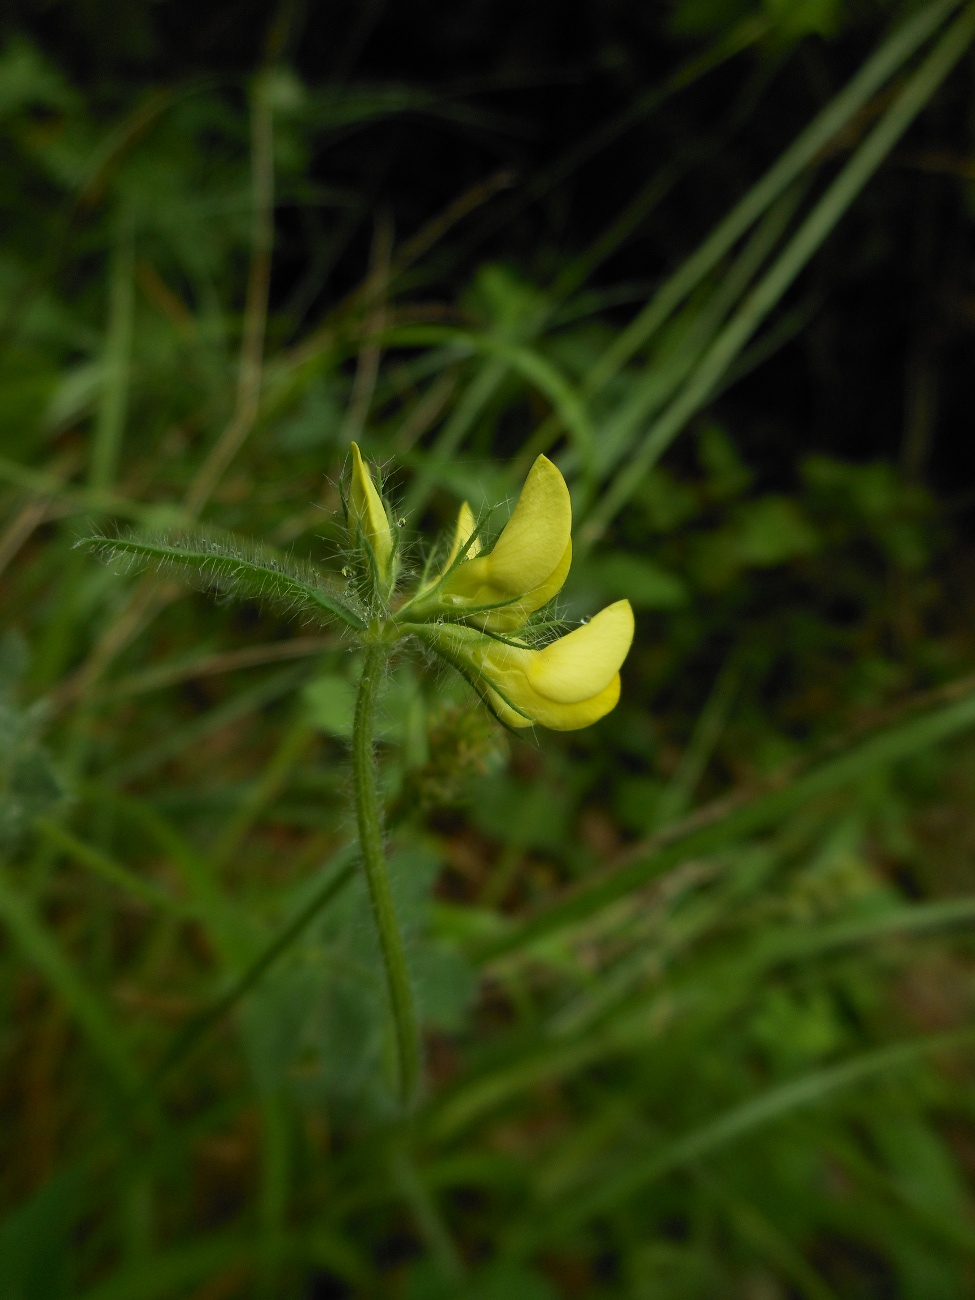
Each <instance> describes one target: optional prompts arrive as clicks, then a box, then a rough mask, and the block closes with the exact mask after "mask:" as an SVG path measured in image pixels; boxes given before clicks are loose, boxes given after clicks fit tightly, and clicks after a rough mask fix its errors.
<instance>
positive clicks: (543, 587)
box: [471, 541, 572, 632]
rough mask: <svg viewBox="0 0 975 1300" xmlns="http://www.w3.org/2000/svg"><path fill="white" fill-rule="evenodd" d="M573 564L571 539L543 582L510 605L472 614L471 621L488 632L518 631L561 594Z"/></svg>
mask: <svg viewBox="0 0 975 1300" xmlns="http://www.w3.org/2000/svg"><path fill="white" fill-rule="evenodd" d="M571 564H572V542H571V541H569V542H568V543H567V544H566V548H565V554H564V555H563V556H562V559H561V560H560V561H559V563H558V565H557V566H556V568H555V571H554V572H553V573H552V574H550V575H549V577H548V578H546V580H545V581H544V582H543V583H541V584H540V585H539V586H537V587H534V588H533V589H532V590H531V591H528V592H526V593H525V595H524V596H522V598H521V599H520V600H515V601H512V603H511V604H510V605H505V606H503V607H502V608H501V609H495V610H490V611H489V612H487V613H485V614H475V615H472V616H471V621H472V622H477V624H478V625H479V626H480V627H483V628H484V629H485V630H486V631H488V632H517V631H518V629H519V628H522V627H524V625H525V623H526V622H527V621H528V618H529V616H530V615H531V614H534V613H535V611H536V610H539V609H542V608H543V606H545V605H547V604H548V602H549V601H550V600H552V599H553V597H555V596H557V595H558V594H559V592H560V591H561V590H562V584H563V583H564V582H565V580H566V577H567V576H568V573H569V566H570V565H571Z"/></svg>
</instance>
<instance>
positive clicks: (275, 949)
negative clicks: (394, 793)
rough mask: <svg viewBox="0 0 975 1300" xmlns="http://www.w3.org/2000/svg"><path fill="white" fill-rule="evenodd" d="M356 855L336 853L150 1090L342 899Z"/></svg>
mask: <svg viewBox="0 0 975 1300" xmlns="http://www.w3.org/2000/svg"><path fill="white" fill-rule="evenodd" d="M354 855H355V848H354V846H348V847H346V848H345V849H342V850H340V851H339V852H338V853H336V854H335V856H334V858H333V860H332V863H331V864H330V869H329V870H328V871H327V873H326V878H325V880H324V881H323V883H322V885H321V886H320V887H319V889H318V890H316V892H315V893H314V894H313V895H312V897H311V898H310V899H309V900H308V902H306V903H305V904H304V906H303V907H301V908H300V909H299V910H298V912H297V913H296V914H295V915H294V917H292V919H291V920H290V921H289V922H287V924H286V925H285V926H284V927H283V928H282V929H281V930H280V932H279V933H278V934H277V935H275V936H274V938H273V939H272V940H271V941H270V942H269V943H268V944H267V945H266V946H265V947H264V948H263V949H262V951H261V952H260V953H259V954H258V955H257V956H256V957H255V958H254V960H253V961H252V962H251V963H250V965H248V966H247V967H246V969H245V970H243V971H242V972H241V973H240V974H239V975H238V976H237V978H236V979H235V980H234V981H233V983H232V984H231V985H230V987H229V988H228V989H227V991H226V992H225V993H224V994H222V996H221V997H219V998H218V999H217V1000H216V1002H214V1004H213V1005H212V1006H211V1007H209V1008H208V1009H207V1010H206V1011H204V1012H202V1013H201V1014H200V1015H199V1016H197V1017H196V1018H195V1019H194V1020H192V1021H191V1022H190V1023H189V1024H188V1025H186V1026H185V1027H184V1028H183V1029H182V1030H180V1032H179V1033H178V1034H177V1035H176V1037H175V1038H174V1039H173V1041H172V1042H171V1043H170V1045H169V1047H168V1049H167V1050H166V1051H165V1052H164V1053H163V1056H162V1058H161V1059H160V1061H159V1064H158V1065H157V1066H156V1068H155V1069H154V1070H153V1072H152V1075H151V1077H150V1081H149V1089H150V1090H155V1089H156V1088H158V1087H159V1085H160V1084H161V1083H162V1082H163V1081H164V1080H165V1079H167V1078H168V1077H169V1076H170V1075H171V1074H172V1073H173V1071H174V1070H175V1069H176V1068H177V1067H178V1066H180V1065H182V1064H183V1063H184V1062H185V1061H186V1059H187V1058H188V1057H189V1056H190V1055H191V1053H192V1052H193V1051H195V1049H196V1048H197V1047H199V1046H200V1044H201V1043H202V1042H203V1041H204V1039H206V1038H207V1037H208V1035H209V1034H210V1032H211V1031H212V1030H213V1029H215V1028H216V1026H217V1025H218V1024H219V1023H220V1022H221V1021H222V1020H223V1019H224V1018H225V1017H226V1016H227V1015H229V1014H230V1012H231V1011H232V1010H233V1009H234V1007H236V1006H237V1004H238V1003H239V1002H240V1001H241V999H242V998H244V997H245V996H246V994H247V993H249V992H250V990H251V989H252V988H254V987H255V986H256V985H257V984H258V983H259V982H260V981H261V980H262V979H263V978H264V976H265V975H266V974H267V972H268V971H269V970H270V969H271V967H272V966H273V965H274V964H275V962H277V961H278V960H279V958H281V957H282V956H283V955H284V954H285V953H286V952H287V951H288V949H289V948H290V947H291V946H292V944H293V943H294V942H295V941H296V940H297V939H298V938H299V937H300V936H301V935H302V934H303V933H304V931H305V930H306V929H307V928H308V926H309V925H311V923H312V921H314V920H315V918H316V917H317V916H319V915H320V914H321V912H322V911H323V910H324V909H325V908H326V907H327V906H328V904H329V903H330V902H331V901H332V900H333V899H334V898H336V897H338V895H339V894H340V893H341V891H342V890H343V889H344V888H345V886H346V885H347V884H348V883H349V881H350V880H351V879H352V878H353V876H354V875H355V864H354V860H353V859H354Z"/></svg>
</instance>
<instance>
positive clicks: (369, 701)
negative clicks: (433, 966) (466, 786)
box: [352, 645, 420, 1106]
mask: <svg viewBox="0 0 975 1300" xmlns="http://www.w3.org/2000/svg"><path fill="white" fill-rule="evenodd" d="M385 655H386V650H385V647H384V646H382V645H372V646H370V647H369V649H368V650H367V652H366V662H365V665H364V666H363V669H362V678H361V680H360V682H359V694H358V698H357V699H356V706H355V721H354V724H353V730H352V770H353V779H354V785H355V808H356V818H357V821H358V826H359V846H360V849H361V853H362V866H363V870H364V871H365V873H366V882H367V884H368V886H369V898H370V901H371V903H372V914H373V916H374V917H375V920H376V929H377V931H378V933H379V946H380V948H381V949H382V954H383V964H384V965H385V967H386V983H387V986H388V989H389V1004H390V1009H391V1011H392V1013H393V1025H394V1027H395V1030H396V1055H397V1067H398V1078H399V1095H400V1100H401V1102H402V1103H403V1105H404V1106H406V1105H408V1104H409V1103H410V1101H411V1100H412V1099H413V1096H414V1093H415V1092H416V1085H417V1078H418V1075H419V1069H420V1046H419V1035H418V1030H417V1023H416V1011H415V1009H414V1006H413V991H412V989H411V988H410V978H409V972H408V971H407V968H406V954H405V952H404V949H403V937H402V935H401V934H400V931H399V925H398V923H397V921H396V912H395V910H394V908H393V897H392V894H391V893H390V889H389V876H388V874H387V871H386V854H385V852H384V850H383V833H382V825H381V822H380V815H379V800H378V798H377V795H376V776H375V769H374V765H373V742H372V737H373V719H374V714H375V707H376V695H377V692H378V688H379V683H380V681H381V680H382V673H383V661H384V659H385Z"/></svg>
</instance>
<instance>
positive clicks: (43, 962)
mask: <svg viewBox="0 0 975 1300" xmlns="http://www.w3.org/2000/svg"><path fill="white" fill-rule="evenodd" d="M0 922H2V923H3V925H4V927H5V928H6V929H7V931H8V933H9V934H10V936H11V938H12V939H13V941H14V942H15V943H16V945H17V947H18V948H19V949H20V951H21V953H22V954H23V956H24V957H25V958H26V959H27V961H28V962H30V964H31V965H32V966H34V967H35V968H36V969H37V970H39V971H40V973H41V974H42V975H43V976H44V978H45V979H46V980H47V982H48V984H50V986H51V988H52V989H53V990H54V992H55V993H56V994H57V995H58V997H59V998H60V999H61V1000H62V1001H63V1003H64V1005H65V1007H66V1008H67V1009H68V1011H69V1012H70V1014H71V1015H72V1017H73V1018H74V1020H75V1021H76V1022H77V1024H78V1025H79V1027H80V1028H81V1029H82V1031H83V1032H84V1034H85V1036H86V1038H87V1039H88V1041H89V1043H90V1044H91V1047H92V1050H93V1051H94V1052H95V1054H96V1056H97V1057H98V1058H99V1059H100V1060H101V1062H102V1064H103V1065H104V1066H106V1067H107V1069H108V1071H109V1074H110V1075H111V1077H112V1079H113V1080H114V1081H115V1083H116V1084H117V1085H118V1087H119V1088H120V1089H121V1091H122V1093H123V1094H124V1095H126V1096H129V1097H131V1096H132V1095H134V1093H135V1091H136V1089H137V1087H138V1082H139V1076H138V1072H137V1070H136V1068H135V1065H134V1064H133V1062H132V1061H131V1060H130V1059H129V1055H128V1052H126V1050H125V1048H124V1047H123V1046H122V1042H121V1038H120V1035H119V1027H118V1025H117V1024H116V1023H115V1022H114V1020H113V1019H112V1017H111V1016H110V1015H109V1014H108V1012H107V1011H106V1009H105V1007H104V1006H103V1004H102V1002H101V1000H100V999H99V998H98V997H97V995H96V994H95V993H93V992H92V990H91V989H90V988H88V986H87V985H86V984H85V982H84V980H83V979H82V978H81V975H80V974H79V973H78V971H77V970H76V969H75V967H74V965H73V964H72V962H71V961H70V960H69V959H68V957H67V956H66V955H65V953H64V952H63V950H62V949H61V947H60V946H59V945H58V943H57V942H56V941H55V939H54V938H53V936H52V935H51V933H50V931H49V930H48V929H47V928H46V926H45V925H44V923H43V921H42V920H41V918H40V917H39V916H38V915H37V913H36V912H35V910H34V909H33V907H31V905H30V904H29V903H28V902H27V901H26V900H25V899H24V898H23V897H22V896H21V894H20V893H19V891H18V890H17V888H16V886H15V885H14V884H13V883H12V881H11V880H10V878H9V877H8V876H7V874H6V873H4V872H0Z"/></svg>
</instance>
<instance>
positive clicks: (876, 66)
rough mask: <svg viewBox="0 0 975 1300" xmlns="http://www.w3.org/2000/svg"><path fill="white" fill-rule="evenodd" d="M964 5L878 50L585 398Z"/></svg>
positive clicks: (940, 7) (680, 273)
mask: <svg viewBox="0 0 975 1300" xmlns="http://www.w3.org/2000/svg"><path fill="white" fill-rule="evenodd" d="M959 3H960V0H940V3H936V4H930V5H926V6H925V7H924V8H923V9H922V10H920V11H919V12H918V13H917V14H915V15H914V16H913V17H912V18H910V19H909V20H908V21H907V22H905V23H904V24H903V26H901V27H899V28H898V29H897V30H896V31H894V32H893V34H892V35H891V36H889V37H888V38H887V40H886V41H884V43H883V44H882V45H881V46H880V47H879V49H877V50H876V51H875V52H874V53H873V54H872V55H871V56H870V58H869V59H867V61H866V63H864V65H863V66H862V67H861V68H860V70H859V72H857V73H856V75H855V76H854V77H853V78H852V79H851V80H850V81H849V82H848V83H847V85H846V86H845V87H844V89H843V90H841V91H840V92H839V94H838V95H835V96H834V97H833V99H832V100H831V101H830V102H829V104H827V106H826V108H824V109H823V111H822V112H821V113H820V114H819V115H818V116H817V117H816V118H814V119H813V121H812V122H811V123H810V124H809V126H807V127H806V129H805V130H804V131H803V132H802V133H801V134H800V135H799V136H798V138H797V139H796V140H795V141H794V142H793V144H792V145H790V146H789V148H788V149H787V150H786V151H785V153H784V154H782V156H781V158H779V160H778V162H776V163H775V164H774V165H773V166H772V167H771V168H770V169H769V170H768V171H767V172H766V174H765V175H764V176H763V177H762V179H761V180H760V181H758V182H757V183H756V184H755V185H753V186H752V188H751V189H750V190H749V191H748V193H747V194H746V195H745V196H744V198H743V199H742V200H741V201H740V202H739V203H738V204H737V205H736V206H735V207H734V208H733V209H732V210H731V212H729V213H728V215H727V217H725V218H724V220H723V221H722V222H721V223H720V225H719V226H718V227H717V228H716V229H715V230H714V231H713V232H712V233H711V234H710V235H709V236H708V237H707V239H706V240H705V241H704V243H703V244H701V246H700V247H699V248H698V250H697V251H696V252H695V253H693V254H692V255H691V257H689V258H688V259H687V260H686V261H684V262H683V263H682V264H681V266H680V267H679V268H678V269H677V271H675V272H674V274H673V275H672V276H671V277H670V279H668V280H667V281H666V282H665V283H664V284H663V285H661V287H660V289H659V290H658V291H657V293H656V294H655V295H654V297H653V298H652V299H651V301H650V302H649V303H648V304H647V306H646V307H645V308H644V309H643V311H642V312H640V314H639V315H638V316H637V317H636V318H635V319H634V320H633V321H632V322H631V323H630V324H629V325H628V326H627V328H626V329H625V330H624V331H622V333H621V334H620V335H619V336H618V338H617V339H616V340H615V341H614V343H613V344H612V346H611V347H610V348H609V349H608V350H607V351H606V353H605V354H604V355H603V357H602V358H601V359H600V360H599V362H597V364H596V365H595V366H594V367H593V369H592V371H591V372H590V374H589V376H588V381H587V384H586V395H587V396H591V395H593V394H595V393H597V392H600V391H601V390H602V389H603V388H605V386H606V385H607V384H608V383H609V382H610V380H611V379H612V378H613V377H614V376H615V375H616V374H618V373H619V371H620V370H621V369H622V367H623V366H624V365H625V364H626V362H627V361H628V360H629V359H630V358H631V357H632V356H634V355H635V353H636V352H638V351H639V350H640V348H641V347H643V345H644V344H645V343H646V342H647V340H648V339H649V338H650V337H651V336H652V335H653V334H654V333H655V332H656V331H657V330H658V329H659V328H660V326H661V325H662V324H663V322H664V321H665V320H667V318H668V317H669V316H670V315H671V313H672V312H673V311H674V310H675V309H676V307H677V306H678V305H679V304H680V303H681V302H682V301H683V299H684V298H686V297H687V296H688V294H690V293H691V292H692V291H693V289H694V288H695V287H696V286H697V285H698V284H700V282H701V281H702V280H703V279H704V278H705V276H707V275H708V274H709V273H710V272H711V271H713V270H714V269H715V267H716V266H717V265H718V263H719V262H720V261H721V259H722V258H723V257H724V255H725V254H726V253H727V252H728V250H729V249H730V248H731V247H732V246H733V245H734V244H735V243H736V242H737V240H738V239H739V238H740V237H741V236H742V235H743V234H744V233H745V231H746V230H748V228H749V226H751V225H752V224H753V223H754V222H755V221H757V220H758V218H759V217H760V216H761V214H762V213H763V212H764V211H765V210H766V208H768V207H770V206H771V204H773V203H774V202H775V200H776V199H777V198H778V197H779V196H780V195H781V194H783V193H784V192H785V190H787V189H788V187H789V186H790V185H791V184H792V183H793V181H794V180H796V178H797V177H798V176H799V175H800V174H801V173H802V172H803V171H804V170H805V169H806V167H808V166H809V164H810V163H812V162H813V161H814V160H815V158H816V155H817V154H819V153H820V152H821V151H822V150H823V149H824V148H825V147H826V146H827V145H828V144H829V143H830V141H831V140H833V139H834V138H835V137H836V136H837V135H838V134H839V133H840V132H841V131H842V130H843V129H844V128H845V127H846V126H847V125H848V124H849V123H850V121H851V120H852V119H853V117H854V116H855V115H856V114H857V113H858V112H859V111H860V110H861V109H862V108H863V107H864V105H865V104H866V103H867V101H868V100H869V99H870V97H871V96H872V95H873V94H874V93H875V92H876V91H877V90H879V89H880V87H881V86H883V84H884V83H885V82H886V81H889V80H890V78H891V77H893V76H894V75H895V74H896V73H897V71H898V70H899V69H900V68H901V67H903V66H904V64H905V63H907V62H908V61H909V60H910V59H911V58H912V57H913V55H914V54H915V53H916V52H917V50H919V49H920V48H921V46H922V45H923V44H924V43H925V42H926V41H927V40H928V39H929V37H931V36H932V35H933V34H934V33H935V32H936V31H937V29H938V28H939V27H940V26H941V24H942V23H943V22H944V21H945V20H946V19H947V18H948V16H949V15H950V14H951V13H952V12H953V11H954V10H955V9H957V8H958V6H959Z"/></svg>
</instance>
